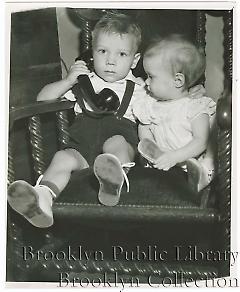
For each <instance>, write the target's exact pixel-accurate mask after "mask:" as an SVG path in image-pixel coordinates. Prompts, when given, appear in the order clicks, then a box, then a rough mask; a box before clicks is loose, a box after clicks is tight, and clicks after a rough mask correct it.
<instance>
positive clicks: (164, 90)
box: [143, 56, 175, 101]
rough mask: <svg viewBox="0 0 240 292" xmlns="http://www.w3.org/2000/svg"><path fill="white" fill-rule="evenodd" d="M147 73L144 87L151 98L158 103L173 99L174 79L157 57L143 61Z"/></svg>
mask: <svg viewBox="0 0 240 292" xmlns="http://www.w3.org/2000/svg"><path fill="white" fill-rule="evenodd" d="M143 67H144V70H145V72H146V73H147V76H148V77H147V79H146V81H145V82H146V85H147V88H148V90H149V92H150V94H151V96H152V97H153V98H154V99H156V100H159V101H166V100H173V99H175V94H174V93H175V85H174V77H173V75H172V73H171V72H170V70H169V69H167V68H166V65H165V64H164V62H163V61H162V60H161V58H160V57H159V56H152V57H147V58H144V59H143Z"/></svg>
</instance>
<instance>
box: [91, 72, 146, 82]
mask: <svg viewBox="0 0 240 292" xmlns="http://www.w3.org/2000/svg"><path fill="white" fill-rule="evenodd" d="M88 76H89V78H99V79H101V78H100V77H99V76H98V75H97V74H96V73H95V72H91V73H89V74H88ZM101 80H102V79H101ZM126 80H131V81H133V82H134V83H136V84H138V85H143V84H144V81H143V80H142V78H141V77H135V76H134V75H133V73H132V70H130V71H129V73H128V75H127V76H126V77H125V78H123V79H121V80H118V81H115V82H116V83H119V84H123V83H124V82H125V81H126ZM102 81H103V82H105V81H104V80H102ZM106 83H107V82H106Z"/></svg>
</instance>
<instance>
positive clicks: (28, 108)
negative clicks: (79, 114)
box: [9, 99, 75, 130]
mask: <svg viewBox="0 0 240 292" xmlns="http://www.w3.org/2000/svg"><path fill="white" fill-rule="evenodd" d="M74 104H75V102H72V101H68V100H65V99H58V100H54V101H37V102H34V103H31V104H27V105H24V106H19V107H11V108H10V112H9V130H11V128H12V126H13V124H14V122H15V121H17V120H20V119H22V118H28V117H32V116H35V115H39V114H43V113H50V112H57V111H62V110H67V109H71V108H73V107H74Z"/></svg>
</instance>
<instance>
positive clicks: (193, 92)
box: [189, 84, 206, 98]
mask: <svg viewBox="0 0 240 292" xmlns="http://www.w3.org/2000/svg"><path fill="white" fill-rule="evenodd" d="M189 94H190V96H191V98H201V97H203V96H204V95H205V94H206V89H205V87H204V86H203V85H202V84H198V85H195V86H193V87H191V88H190V89H189Z"/></svg>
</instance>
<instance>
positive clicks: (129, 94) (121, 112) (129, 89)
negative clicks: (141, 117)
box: [115, 80, 135, 118]
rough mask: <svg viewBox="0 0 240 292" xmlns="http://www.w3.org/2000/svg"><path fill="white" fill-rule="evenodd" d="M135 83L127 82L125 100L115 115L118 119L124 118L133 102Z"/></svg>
mask: <svg viewBox="0 0 240 292" xmlns="http://www.w3.org/2000/svg"><path fill="white" fill-rule="evenodd" d="M134 87H135V83H134V82H133V81H132V80H127V84H126V89H125V92H124V95H123V99H122V102H121V105H120V107H119V109H118V111H117V112H116V113H115V116H116V117H117V118H122V117H123V116H124V114H125V112H126V110H127V108H128V106H129V103H130V101H131V98H132V95H133V91H134Z"/></svg>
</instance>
